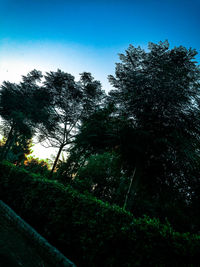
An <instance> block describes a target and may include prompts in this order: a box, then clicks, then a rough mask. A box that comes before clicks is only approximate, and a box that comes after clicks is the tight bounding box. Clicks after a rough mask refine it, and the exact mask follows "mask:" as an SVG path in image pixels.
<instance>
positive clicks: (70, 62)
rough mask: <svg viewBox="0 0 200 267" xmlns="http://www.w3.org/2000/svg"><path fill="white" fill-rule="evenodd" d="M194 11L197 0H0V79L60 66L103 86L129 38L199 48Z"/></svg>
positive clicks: (199, 7) (199, 20) (199, 6)
mask: <svg viewBox="0 0 200 267" xmlns="http://www.w3.org/2000/svg"><path fill="white" fill-rule="evenodd" d="M199 14H200V0H188V1H186V0H182V1H181V0H165V1H162V0H135V1H134V0H132V1H128V0H115V1H113V0H107V1H104V0H102V1H99V0H93V1H90V0H86V1H80V0H79V1H76V0H74V1H73V0H71V1H68V0H0V84H1V83H2V82H3V81H4V80H9V81H11V82H19V81H20V78H21V75H25V74H27V72H29V71H31V70H32V69H34V68H35V69H38V70H41V71H43V72H46V71H50V70H52V71H54V70H57V69H58V68H60V69H61V70H63V71H66V72H69V73H71V74H72V75H74V76H75V78H76V79H77V80H78V77H79V73H81V72H83V71H87V72H91V73H92V75H93V76H94V77H95V79H97V80H100V81H101V83H102V85H103V89H105V90H106V91H108V90H109V89H111V86H110V85H109V83H108V81H107V76H108V75H109V74H114V70H115V63H116V62H118V61H119V59H118V53H123V52H124V51H125V49H126V48H128V46H129V44H132V45H134V46H138V45H140V46H141V47H143V48H145V49H146V48H147V45H148V42H154V43H157V42H159V41H164V40H166V39H167V40H168V41H169V43H170V47H171V48H172V47H174V46H180V45H183V46H185V47H187V48H189V47H192V48H195V49H197V51H198V52H200V51H199V48H200V17H199ZM197 61H198V62H200V55H198V56H197ZM34 151H35V155H36V156H39V157H47V156H49V153H50V152H49V151H48V150H46V149H42V148H41V147H40V146H37V147H36V146H35V147H34ZM52 151H53V150H52ZM52 153H53V152H52Z"/></svg>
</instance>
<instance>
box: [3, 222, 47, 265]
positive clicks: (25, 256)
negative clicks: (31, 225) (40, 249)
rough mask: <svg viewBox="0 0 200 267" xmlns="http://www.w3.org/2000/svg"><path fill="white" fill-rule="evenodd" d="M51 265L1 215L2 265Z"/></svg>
mask: <svg viewBox="0 0 200 267" xmlns="http://www.w3.org/2000/svg"><path fill="white" fill-rule="evenodd" d="M19 266H20V267H21V266H23V267H39V266H40V267H50V265H48V264H47V263H45V262H44V260H43V259H42V258H41V257H40V256H39V255H38V253H37V251H36V250H35V249H34V248H32V247H31V244H30V242H29V241H28V240H26V239H25V237H23V236H22V235H21V234H20V233H18V232H17V231H16V230H15V229H14V227H13V226H12V225H10V224H8V222H7V221H5V219H4V218H2V217H0V267H19Z"/></svg>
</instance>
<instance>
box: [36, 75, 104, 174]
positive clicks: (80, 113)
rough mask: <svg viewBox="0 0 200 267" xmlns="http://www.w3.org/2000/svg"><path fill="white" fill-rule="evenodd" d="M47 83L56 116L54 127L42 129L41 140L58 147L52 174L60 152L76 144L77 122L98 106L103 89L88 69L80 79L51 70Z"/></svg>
mask: <svg viewBox="0 0 200 267" xmlns="http://www.w3.org/2000/svg"><path fill="white" fill-rule="evenodd" d="M44 85H45V88H46V89H47V90H48V91H49V92H50V94H51V97H52V98H51V106H52V109H53V112H54V114H56V119H57V121H56V123H55V125H54V127H53V129H51V130H49V129H47V128H46V127H43V128H41V132H40V140H41V141H43V144H44V145H45V146H48V147H49V146H51V147H55V148H58V153H57V156H56V158H55V160H54V164H53V167H52V171H51V174H52V173H53V171H54V170H55V168H56V165H57V162H58V159H59V157H60V154H61V152H62V151H63V150H64V149H65V148H66V146H68V145H70V144H71V143H73V140H74V136H75V135H76V133H77V129H78V125H80V123H81V121H82V120H83V119H85V118H86V117H88V116H89V115H90V114H91V113H92V112H94V110H96V109H97V108H98V106H99V104H100V103H101V101H102V98H103V95H104V92H103V91H102V90H101V84H100V82H98V81H95V80H94V78H93V77H92V76H91V74H90V73H86V72H84V73H82V74H81V79H80V81H79V82H76V81H75V79H74V77H73V76H72V75H71V74H68V73H65V72H62V71H61V70H58V71H57V72H50V73H47V74H46V76H45V82H44Z"/></svg>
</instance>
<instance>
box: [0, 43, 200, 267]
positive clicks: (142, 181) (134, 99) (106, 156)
mask: <svg viewBox="0 0 200 267" xmlns="http://www.w3.org/2000/svg"><path fill="white" fill-rule="evenodd" d="M196 54H197V52H196V50H194V49H191V48H190V49H187V48H185V47H182V46H180V47H175V48H172V49H170V48H169V44H168V42H167V41H165V42H160V43H158V44H153V43H149V46H148V50H144V49H142V48H140V47H133V46H132V45H130V46H129V47H128V49H127V50H126V51H125V53H124V54H120V62H119V63H117V64H116V69H115V75H110V76H109V81H110V83H111V85H112V86H113V89H112V90H111V91H109V93H108V95H106V94H105V92H104V91H103V90H102V89H101V84H100V82H99V81H96V80H95V79H94V78H93V77H92V75H91V74H90V73H88V72H83V73H81V74H80V80H79V81H75V78H74V77H73V76H72V75H71V74H69V73H65V72H63V71H61V70H58V71H56V72H49V73H46V75H45V76H42V74H41V73H40V72H39V71H36V70H34V71H32V72H30V73H29V74H28V75H27V76H26V77H23V78H22V82H21V83H19V84H12V83H9V82H4V83H3V85H2V87H1V91H0V115H1V117H2V129H1V130H2V131H1V133H2V135H3V139H2V141H1V143H0V159H1V161H2V160H8V161H10V162H12V163H14V164H15V165H19V166H20V167H19V168H18V169H17V168H16V169H13V168H14V167H12V166H11V165H10V166H9V167H8V166H7V167H6V165H5V164H3V165H1V166H2V170H0V171H2V173H1V172H0V185H1V179H3V178H2V177H7V176H6V175H8V172H7V170H8V169H9V168H10V169H11V170H12V171H13V173H14V176H16V177H18V176H20V177H21V178H23V177H26V179H28V180H27V183H26V182H25V180H24V179H23V182H22V184H21V185H20V183H19V182H18V180H16V183H15V182H14V180H13V181H11V180H9V183H8V184H10V185H8V187H9V188H8V192H9V196H11V195H12V194H11V193H13V194H14V193H15V192H14V191H15V190H18V189H17V188H19V187H18V184H19V186H20V189H19V192H20V201H19V203H29V204H23V208H21V212H22V213H23V212H24V213H23V214H24V215H25V218H27V219H29V220H30V218H29V217H28V215H27V214H28V213H29V211H30V210H31V209H33V211H34V214H35V215H34V216H35V217H36V219H35V220H38V221H42V220H43V224H44V226H45V225H46V220H48V219H47V218H49V217H48V216H50V218H51V220H52V225H53V226H52V225H51V223H50V225H49V226H48V227H49V228H48V227H47V228H48V229H49V230H45V229H47V228H41V231H42V232H44V233H45V231H47V232H46V233H48V231H50V234H49V235H50V238H52V239H53V240H55V239H56V238H57V237H58V236H60V235H62V234H63V236H65V238H66V240H67V241H63V240H64V239H62V238H61V243H59V244H58V246H60V247H61V248H63V246H64V245H66V244H65V242H68V243H67V244H68V245H69V244H70V242H71V240H72V239H73V236H72V237H71V236H70V235H73V234H74V236H75V241H74V243H73V244H74V245H73V246H72V247H71V250H70V253H71V255H75V254H76V255H78V254H79V253H80V258H78V257H79V256H77V262H78V263H80V262H81V261H83V262H84V263H85V264H86V265H87V266H94V265H92V262H93V260H94V262H95V263H97V262H98V260H99V259H100V258H101V257H102V259H103V258H104V257H105V262H101V264H102V265H101V266H117V259H118V261H119V262H120V263H122V262H123V260H124V258H123V257H122V258H123V259H122V258H120V259H119V257H120V256H119V257H118V256H116V259H114V258H113V257H111V258H109V257H107V256H106V255H107V253H108V251H109V253H111V254H112V253H114V254H115V255H118V254H120V253H122V254H123V253H125V255H126V256H127V265H126V266H128V265H131V264H133V259H131V257H133V258H134V257H136V255H135V254H134V255H133V254H131V253H132V252H130V251H129V249H127V251H125V250H124V249H123V247H121V246H120V247H117V249H116V251H117V252H116V251H115V252H116V253H115V252H111V251H110V250H107V248H108V246H111V247H112V244H114V240H115V238H114V232H115V234H117V233H118V232H119V235H117V236H118V237H119V239H117V242H122V243H123V240H124V242H125V241H127V242H128V244H130V248H131V247H132V248H133V247H134V249H136V247H135V246H136V244H135V243H134V242H133V240H134V236H133V232H134V227H136V228H135V229H137V230H136V232H137V231H138V233H139V232H140V233H141V231H143V230H141V229H139V228H140V227H143V226H144V224H145V226H144V229H146V230H147V232H148V233H147V235H150V236H151V237H152V239H151V238H149V237H147V236H146V237H145V240H146V239H148V238H149V239H148V240H149V241H148V242H149V243H148V244H149V246H151V245H150V244H151V242H155V243H156V242H157V243H158V244H161V243H162V242H165V241H164V240H165V238H167V237H166V236H168V237H169V235H168V233H165V234H164V236H163V235H161V236H160V235H159V236H158V235H157V234H155V231H157V230H155V229H158V228H159V227H161V226H160V222H159V223H158V221H157V220H160V221H161V223H164V224H165V223H166V221H168V222H169V223H170V224H171V225H172V226H173V228H174V229H175V230H176V231H179V232H186V231H187V232H191V233H198V231H199V225H200V217H199V209H200V176H199V173H200V153H199V147H200V143H199V140H200V68H199V65H198V64H197V62H195V56H196ZM42 77H43V80H41V78H42ZM36 111H37V112H36ZM33 137H37V138H38V141H39V142H41V143H42V144H43V145H46V146H52V147H54V148H57V150H58V151H57V155H56V157H55V161H54V163H53V164H52V167H51V170H49V167H48V165H47V164H46V163H45V162H44V161H38V160H36V159H28V158H27V156H26V155H27V154H29V153H30V149H31V140H32V138H33ZM62 151H67V155H68V157H67V159H66V161H61V160H59V159H60V155H61V152H62ZM4 168H5V170H6V173H7V174H5V176H3V175H4V174H3V169H4ZM24 169H25V170H24ZM18 172H19V173H20V175H18ZM31 173H35V174H34V175H33V174H31ZM27 177H29V178H27ZM33 177H36V178H37V177H38V178H41V181H40V182H39V181H37V182H36V180H34V182H33V184H32V185H33V188H32V189H31V188H29V190H32V192H33V194H35V195H37V197H35V199H37V201H38V199H39V198H40V196H41V201H42V203H43V202H44V203H46V202H45V201H46V199H43V196H42V195H43V194H44V195H45V194H46V191H45V186H46V185H45V183H46V184H47V187H48V188H51V189H52V190H53V193H52V198H51V200H48V201H47V203H48V205H53V207H54V204H52V203H53V202H54V201H57V202H56V203H57V204H56V208H55V210H54V209H53V211H50V210H49V208H50V207H49V208H47V207H46V208H47V209H46V208H45V211H44V212H43V211H42V212H40V208H36V207H35V206H34V205H35V204H34V203H33V202H34V201H33V199H34V197H33V195H31V193H30V192H29V191H27V192H29V193H27V192H26V186H27V187H28V186H29V184H30V182H29V181H30V180H31V179H33ZM44 177H46V180H45V179H44ZM47 178H51V180H57V181H59V182H60V183H61V184H62V185H61V184H59V185H58V183H57V182H55V183H54V182H53V181H52V182H50V181H49V180H48V179H47ZM6 179H7V178H6ZM16 179H18V178H16ZM42 180H43V182H42ZM6 181H7V180H6ZM12 183H13V184H12ZM40 183H41V184H40ZM3 184H4V182H2V186H4V185H3ZM36 184H37V185H36ZM15 186H16V188H15ZM40 186H41V187H40ZM54 186H55V188H54ZM29 187H30V186H29ZM36 187H37V188H38V189H36ZM22 188H24V196H23V194H22V192H23V190H22ZM56 188H57V189H56ZM58 188H59V189H58ZM61 188H62V189H61ZM0 190H1V187H0ZM13 190H14V191H13ZM54 190H55V191H54ZM56 190H58V191H59V190H61V191H62V190H63V191H62V192H65V193H66V192H67V190H69V192H70V193H69V192H68V193H66V194H68V196H67V197H66V196H65V193H61V191H59V193H58V192H57V191H56ZM15 194H16V193H15ZM15 194H14V195H15ZM59 194H61V195H59ZM75 196H76V197H77V198H76V197H75ZM32 197H33V199H32ZM44 197H45V196H44ZM47 198H48V197H47ZM62 198H63V199H62ZM70 198H72V199H71V200H70ZM96 198H97V199H98V200H96ZM11 199H13V198H12V197H8V201H9V203H11V202H12V201H11ZM28 199H30V202H29V200H28ZM77 199H79V200H77ZM83 199H84V201H85V202H84V203H85V204H84V205H85V206H87V205H89V206H88V208H87V210H86V208H85V206H84V208H83V206H82V204H81V205H80V206H79V204H77V202H76V201H80V202H82V201H83ZM94 199H95V200H94ZM65 201H66V202H65ZM73 201H75V203H73ZM95 201H97V202H98V201H100V202H98V203H101V204H98V205H104V204H102V202H101V201H103V202H106V203H107V204H105V205H106V207H107V208H108V210H112V209H114V210H115V209H116V210H118V211H116V210H115V212H119V214H120V216H122V217H124V218H126V219H122V220H125V221H126V220H128V224H129V223H130V224H131V221H132V216H134V218H135V219H134V220H135V221H134V223H135V224H134V225H135V226H133V225H132V224H131V225H132V226H128V224H126V223H127V221H126V223H125V225H124V224H123V223H122V224H123V225H124V226H122V224H121V225H120V226H119V225H118V223H117V222H113V224H112V222H111V221H112V220H115V219H116V220H119V221H120V220H121V219H119V217H120V216H119V214H118V215H116V216H117V217H115V215H113V216H114V217H112V216H111V217H112V218H111V217H109V216H108V217H109V219H108V221H107V222H106V221H104V222H103V223H102V226H100V225H98V227H102V228H101V229H103V227H104V226H105V225H109V224H111V225H112V227H113V229H114V230H113V231H114V232H112V231H111V230H109V229H110V228H109V227H110V226H107V227H108V228H107V230H106V234H105V235H103V236H101V234H100V232H99V231H100V230H98V231H97V232H95V230H94V229H95V227H97V224H98V223H97V222H95V223H94V224H93V222H92V219H91V218H92V217H90V216H92V212H94V214H96V212H97V210H98V208H99V206H98V208H97V206H96V204H95V203H97V202H95ZM69 203H70V204H69ZM78 203H79V202H78ZM76 204H77V206H76ZM113 204H115V205H118V206H120V207H121V208H119V207H117V206H113ZM20 205H21V204H19V206H16V207H17V209H18V210H19V211H20V207H21V206H20ZM26 205H28V206H26ZM42 205H43V204H41V207H42ZM66 205H67V206H66ZM70 205H71V206H70ZM93 205H94V206H93ZM69 207H71V208H69ZM89 207H91V209H90V208H89ZM102 207H103V206H101V208H102ZM65 208H66V209H67V214H68V215H66V216H68V217H65V216H64V215H63V214H64V212H65V211H66V210H65ZM82 208H83V209H82ZM107 208H106V209H107ZM23 209H25V210H24V211H23ZM41 209H42V208H41ZM102 209H104V208H102ZM59 210H60V212H61V213H62V212H63V213H62V215H60V214H59ZM119 210H120V211H119ZM90 211H91V213H90ZM126 211H128V212H130V214H129V213H127V212H126ZM105 213H106V214H107V211H106V212H105ZM49 214H50V215H49ZM127 214H129V215H127ZM131 214H133V215H131ZM107 215H108V214H107ZM144 215H147V216H149V217H148V218H156V219H152V221H151V219H144V220H143V219H140V218H141V217H142V216H144ZM26 216H27V217H26ZM56 216H58V221H59V224H58V225H60V227H61V228H60V230H59V229H58V228H57V226H56V223H55V222H54V219H55V221H56V220H57V219H56V218H57V217H56ZM59 216H61V217H59ZM63 216H64V217H63ZM73 216H75V217H76V216H80V220H79V221H76V220H77V217H76V219H75V221H74V222H73V223H72V222H71V221H70V220H71V219H69V218H71V217H72V218H73ZM95 216H96V215H95ZM127 216H128V217H127ZM129 216H131V217H129ZM54 217H55V218H54ZM87 218H88V220H89V229H88V230H87V229H86V228H85V227H86V224H87V223H86V221H87ZM105 218H106V217H104V219H105ZM114 218H115V219H114ZM127 218H131V221H130V219H127ZM136 218H137V219H136ZM104 219H103V220H104ZM62 220H65V222H66V223H67V225H68V226H69V229H67V227H64V225H63V224H62ZM105 220H106V219H105ZM137 220H138V221H137ZM141 220H143V221H141ZM149 220H150V221H151V223H150V225H151V226H147V225H149ZM139 221H140V222H142V223H141V224H140V223H139V224H140V226H139V228H137V226H136V225H137V223H138V222H139ZM34 223H35V225H37V223H36V222H34ZM96 223H97V224H96ZM120 223H121V221H120ZM120 223H119V224H120ZM143 223H144V224H143ZM104 224H105V225H104ZM153 224H155V225H156V226H155V225H154V226H152V225H153ZM75 225H79V226H80V228H76V227H75ZM81 225H82V226H83V227H82V228H81ZM92 225H93V226H92ZM142 225H143V226H142ZM118 226H119V228H118ZM45 227H46V226H45ZM54 227H55V229H54ZM120 227H121V228H120ZM129 227H131V228H129ZM148 227H150V228H148ZM154 227H155V228H154ZM156 227H157V228H156ZM166 227H167V229H168V230H169V228H168V227H169V225H168V226H166ZM61 229H62V230H61ZM73 229H74V230H73ZM91 229H93V230H94V231H93V230H91ZM116 229H117V230H116ZM122 229H125V230H122ZM170 229H171V228H170ZM90 230H91V231H90ZM168 230H167V231H168ZM51 231H52V233H51ZM76 231H77V232H78V233H80V232H84V233H85V235H83V236H81V238H82V241H80V240H79V241H78V239H77V235H76ZM109 231H111V232H112V234H111V235H110V236H109ZM123 231H125V232H126V234H125V232H123ZM169 231H171V230H169ZM61 232H62V234H61ZM111 232H110V233H111ZM122 232H123V233H122ZM51 234H52V236H51ZM129 234H130V236H131V237H130V240H129V238H128V237H127V236H128V235H129ZM143 234H144V233H143V232H142V234H141V236H140V234H138V235H137V238H139V236H140V238H142V237H143ZM92 235H94V236H95V235H96V236H97V237H98V236H101V238H100V239H98V238H97V239H98V242H100V243H99V244H100V245H99V247H98V245H97V243H98V242H95V244H96V246H95V245H94V242H93V237H91V236H92ZM121 235H122V236H121ZM123 235H124V236H123ZM155 236H156V237H155ZM178 236H179V237H178ZM154 237H155V239H154ZM131 238H133V239H131ZM173 238H175V239H176V238H177V242H181V244H182V245H181V246H183V247H182V248H183V250H184V251H187V249H188V247H190V246H191V248H189V250H190V249H193V245H192V244H191V243H190V245H185V243H184V242H186V241H184V242H183V243H184V244H183V243H182V241H180V240H182V239H181V238H182V235H181V234H177V233H176V234H173V237H169V239H167V240H168V241H166V242H168V245H169V244H170V242H171V241H172V239H173ZM185 238H186V239H187V240H192V239H190V237H189V236H188V237H186V236H185ZM58 239H59V238H58ZM59 240H60V239H59ZM69 240H70V241H69ZM108 240H109V241H108ZM136 240H137V239H136ZM160 240H161V241H160ZM173 240H174V239H173ZM178 240H179V241H178ZM184 240H185V239H184ZM107 241H108V242H107ZM80 242H83V243H81V244H80ZM84 242H85V244H87V245H85V246H86V247H84V245H83V244H84ZM159 242H161V243H159ZM173 242H176V241H172V243H173ZM188 242H190V241H188ZM195 242H196V241H195ZM104 243H105V244H104ZM103 244H104V245H103ZM123 244H124V243H123ZM142 244H143V243H142ZM163 244H164V243H162V244H161V247H162V248H164V250H165V253H166V254H164V250H163V251H162V249H161V248H160V250H159V247H156V249H157V250H158V251H157V253H156V255H157V256H156V257H157V261H154V260H153V255H154V256H155V254H154V253H155V251H156V250H154V248H155V247H154V245H152V247H153V249H152V250H151V249H150V252H149V254H148V253H147V252H146V251H144V250H142V248H141V247H142V246H140V245H139V246H138V250H137V249H136V251H138V253H139V251H141V255H140V256H141V257H140V258H137V257H136V258H137V260H135V261H134V262H137V261H138V264H139V265H140V264H143V263H144V262H143V260H142V257H144V259H146V258H145V257H146V256H145V255H149V257H150V258H151V260H152V262H150V265H154V266H155V265H156V264H157V265H159V264H164V263H165V264H166V262H167V263H168V261H169V265H170V264H172V262H173V257H175V258H176V260H177V261H176V262H177V263H180V264H182V263H184V259H185V258H184V257H186V254H187V253H186V252H185V253H186V254H185V256H183V258H182V259H180V258H179V256H177V255H179V252H177V251H179V250H177V247H176V245H170V246H169V247H168V246H165V245H163ZM188 244H189V243H188ZM68 245H67V246H68ZM76 246H77V248H76ZM127 246H128V247H129V245H127ZM89 247H90V249H91V248H93V252H94V253H92V252H91V258H87V257H86V256H85V257H86V258H87V259H86V258H84V255H86V253H85V252H88V251H89ZM84 249H85V251H84ZM134 249H133V250H134ZM168 249H169V251H168ZM73 250H74V251H76V253H75V252H73ZM99 250H101V251H102V255H100V254H98V253H100V252H98V251H99ZM120 251H121V252H120ZM128 251H129V252H128ZM175 251H176V252H175ZM194 251H196V249H194ZM73 253H75V254H73ZM95 253H96V254H95ZM146 253H147V254H146ZM159 253H161V254H159ZM174 253H175V254H176V253H178V254H177V255H175V254H174ZM188 253H189V254H190V252H188ZM192 253H193V252H191V254H190V255H191V257H193V258H192V260H191V262H190V263H194V262H195V259H196V258H195V257H196V256H194V255H196V254H195V253H196V252H194V254H192ZM114 254H112V255H114ZM189 254H188V255H189ZM94 255H96V256H94ZM158 255H161V256H160V258H159V256H158ZM170 255H171V256H170ZM192 255H193V256H192ZM66 256H68V255H66ZM170 257H172V258H170ZM69 258H72V260H74V261H75V262H76V258H75V256H72V257H70V256H69ZM83 258H84V259H83ZM136 258H134V259H136ZM147 258H148V256H147ZM148 260H149V258H148ZM164 260H166V262H164ZM170 260H171V262H170ZM94 262H93V263H94ZM129 263H130V264H129ZM188 263H189V262H188ZM106 264H107V265H106ZM134 264H135V265H137V264H136V263H134ZM134 264H133V265H131V266H134ZM172 265H173V264H172ZM95 266H98V264H97V265H95ZM118 266H119V265H118ZM120 266H123V264H122V265H120ZM124 266H125V265H124Z"/></svg>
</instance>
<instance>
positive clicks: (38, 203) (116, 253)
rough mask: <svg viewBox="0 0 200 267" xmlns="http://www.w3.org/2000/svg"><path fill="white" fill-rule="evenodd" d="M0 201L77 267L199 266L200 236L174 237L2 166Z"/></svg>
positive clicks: (156, 225)
mask: <svg viewBox="0 0 200 267" xmlns="http://www.w3.org/2000/svg"><path fill="white" fill-rule="evenodd" d="M0 195H1V199H2V200H3V201H5V202H6V203H7V204H8V205H10V206H11V207H12V208H13V209H14V210H15V211H16V212H17V213H18V214H19V215H20V216H22V218H24V219H25V220H26V221H27V222H28V223H29V224H31V225H32V226H33V227H34V228H35V229H36V230H37V231H38V232H39V233H40V234H42V235H43V236H44V237H45V238H47V239H48V241H49V242H50V243H52V244H53V245H54V246H56V247H57V248H58V249H59V250H60V251H61V252H62V253H63V254H64V255H66V256H67V257H68V258H69V259H70V260H72V261H74V262H75V263H76V264H77V266H158V265H166V266H168V265H169V266H186V265H187V266H188V265H190V264H197V263H198V262H199V252H200V242H199V241H200V236H197V235H190V234H189V233H186V234H180V233H178V232H174V231H173V229H172V228H171V227H170V225H168V224H166V225H165V224H161V223H160V222H159V220H156V219H150V218H149V217H144V218H139V219H135V218H134V217H133V215H132V214H131V213H128V212H126V211H124V210H122V209H121V208H119V207H118V206H114V205H113V206H111V205H109V204H108V203H104V202H102V201H100V200H97V199H95V198H94V197H92V196H86V195H83V194H80V193H78V192H77V191H75V190H74V189H72V188H71V187H69V186H68V187H64V186H63V185H62V184H60V183H58V182H56V181H49V180H47V179H41V178H40V176H36V175H32V174H30V173H28V172H27V171H25V170H22V169H20V168H18V167H16V166H14V165H11V164H8V163H5V162H4V163H0Z"/></svg>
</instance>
